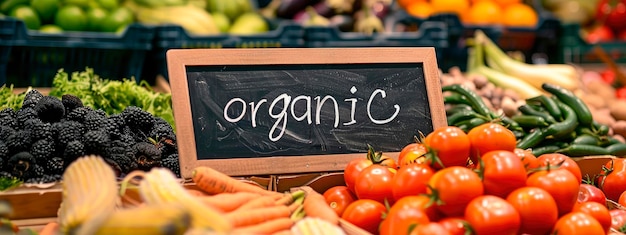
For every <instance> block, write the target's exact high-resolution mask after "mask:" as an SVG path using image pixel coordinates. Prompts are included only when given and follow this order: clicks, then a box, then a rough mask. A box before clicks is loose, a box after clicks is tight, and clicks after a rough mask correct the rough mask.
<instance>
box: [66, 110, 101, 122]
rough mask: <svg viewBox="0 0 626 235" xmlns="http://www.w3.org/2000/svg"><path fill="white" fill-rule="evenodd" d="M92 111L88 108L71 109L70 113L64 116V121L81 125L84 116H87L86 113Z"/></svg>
mask: <svg viewBox="0 0 626 235" xmlns="http://www.w3.org/2000/svg"><path fill="white" fill-rule="evenodd" d="M93 111H94V110H93V109H91V108H89V107H86V106H84V107H78V108H75V109H73V110H72V111H71V112H69V113H67V114H66V115H65V119H67V120H68V121H77V122H80V123H83V122H84V121H85V116H87V114H88V113H90V112H93Z"/></svg>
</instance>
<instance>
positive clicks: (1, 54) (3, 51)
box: [0, 20, 17, 86]
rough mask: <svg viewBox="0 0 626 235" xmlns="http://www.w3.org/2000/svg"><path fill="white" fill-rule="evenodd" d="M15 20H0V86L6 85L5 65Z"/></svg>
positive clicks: (10, 46) (11, 43)
mask: <svg viewBox="0 0 626 235" xmlns="http://www.w3.org/2000/svg"><path fill="white" fill-rule="evenodd" d="M16 25H17V21H16V20H0V86H2V85H3V84H5V83H6V74H7V64H8V63H9V57H10V55H11V49H12V46H13V38H14V37H15V27H16Z"/></svg>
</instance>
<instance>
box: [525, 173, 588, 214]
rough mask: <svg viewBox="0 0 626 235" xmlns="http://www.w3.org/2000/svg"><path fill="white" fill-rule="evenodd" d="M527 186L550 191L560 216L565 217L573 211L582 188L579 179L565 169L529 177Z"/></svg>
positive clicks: (534, 174)
mask: <svg viewBox="0 0 626 235" xmlns="http://www.w3.org/2000/svg"><path fill="white" fill-rule="evenodd" d="M526 185H528V186H534V187H539V188H542V189H544V190H546V191H548V193H550V195H552V198H554V201H555V202H556V205H557V207H558V209H559V215H565V214H567V213H569V212H570V211H572V208H574V205H575V204H576V200H577V199H578V191H579V188H580V184H579V183H578V179H576V177H575V176H574V175H573V174H572V173H571V172H569V171H568V170H566V169H564V168H559V169H554V170H540V171H537V172H535V173H533V174H531V175H530V176H529V177H528V180H526Z"/></svg>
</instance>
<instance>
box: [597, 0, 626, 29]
mask: <svg viewBox="0 0 626 235" xmlns="http://www.w3.org/2000/svg"><path fill="white" fill-rule="evenodd" d="M596 19H597V20H598V21H599V22H603V23H604V25H606V27H608V28H609V29H611V30H614V31H621V30H624V29H626V25H624V22H626V1H625V0H617V1H613V0H600V1H598V5H597V9H596Z"/></svg>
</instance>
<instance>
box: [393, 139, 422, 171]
mask: <svg viewBox="0 0 626 235" xmlns="http://www.w3.org/2000/svg"><path fill="white" fill-rule="evenodd" d="M427 152H428V149H426V146H424V145H423V144H421V143H410V144H408V145H407V146H404V148H402V151H400V154H398V164H399V165H400V167H402V166H405V165H409V164H411V163H414V162H419V163H424V162H420V160H421V161H425V157H424V154H426V153H427Z"/></svg>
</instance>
